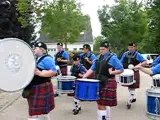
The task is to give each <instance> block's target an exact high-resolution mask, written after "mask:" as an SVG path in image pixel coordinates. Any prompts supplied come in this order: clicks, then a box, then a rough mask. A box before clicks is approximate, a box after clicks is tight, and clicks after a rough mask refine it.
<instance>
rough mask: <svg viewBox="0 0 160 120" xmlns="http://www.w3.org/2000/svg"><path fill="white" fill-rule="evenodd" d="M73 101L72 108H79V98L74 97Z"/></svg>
mask: <svg viewBox="0 0 160 120" xmlns="http://www.w3.org/2000/svg"><path fill="white" fill-rule="evenodd" d="M73 101H74V109H78V108H80V100H78V99H76V98H74V99H73Z"/></svg>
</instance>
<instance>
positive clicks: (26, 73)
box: [0, 38, 36, 92]
mask: <svg viewBox="0 0 160 120" xmlns="http://www.w3.org/2000/svg"><path fill="white" fill-rule="evenodd" d="M0 56H1V57H0V65H1V69H0V89H1V90H3V91H6V92H13V91H18V90H21V89H23V88H24V87H26V86H27V85H28V84H29V83H30V82H31V80H32V78H33V76H34V70H35V66H36V63H35V57H34V54H33V52H32V50H31V48H30V46H29V45H28V44H27V43H25V42H24V41H22V40H20V39H17V38H5V39H2V40H0Z"/></svg>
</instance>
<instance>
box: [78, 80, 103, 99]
mask: <svg viewBox="0 0 160 120" xmlns="http://www.w3.org/2000/svg"><path fill="white" fill-rule="evenodd" d="M99 87H100V84H99V80H95V79H77V80H76V82H75V88H76V89H75V98H77V99H79V100H83V101H95V100H98V99H99Z"/></svg>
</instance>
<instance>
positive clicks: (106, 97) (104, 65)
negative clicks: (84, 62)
mask: <svg viewBox="0 0 160 120" xmlns="http://www.w3.org/2000/svg"><path fill="white" fill-rule="evenodd" d="M94 71H95V72H96V79H98V80H100V86H101V87H100V99H99V100H97V106H98V110H97V117H98V120H110V119H111V116H110V107H113V106H116V105H117V82H116V80H115V75H116V74H120V73H122V72H123V65H122V63H121V62H120V60H119V59H118V58H117V55H116V54H114V53H111V52H110V50H109V43H108V42H107V41H105V42H103V43H101V45H100V55H99V58H98V59H97V60H96V61H95V62H94V63H93V65H92V66H91V68H90V69H89V70H88V71H87V73H86V74H84V76H83V77H84V78H87V77H88V76H89V75H90V74H92V73H93V72H94Z"/></svg>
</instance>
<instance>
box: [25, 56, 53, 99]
mask: <svg viewBox="0 0 160 120" xmlns="http://www.w3.org/2000/svg"><path fill="white" fill-rule="evenodd" d="M47 56H50V55H48V54H45V55H43V56H42V57H40V58H39V59H38V61H37V63H36V64H37V65H38V64H39V63H40V62H41V61H42V60H43V59H44V58H45V57H47ZM38 69H39V68H38ZM34 77H35V76H34ZM48 78H49V77H48ZM45 82H50V79H48V80H47V81H46V80H45V81H44V82H42V83H45ZM36 84H41V83H36V82H35V83H34V78H33V79H32V81H31V82H30V83H29V84H28V85H27V86H26V87H25V88H24V89H23V91H22V97H23V98H28V97H29V96H30V95H31V88H32V86H33V85H36Z"/></svg>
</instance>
